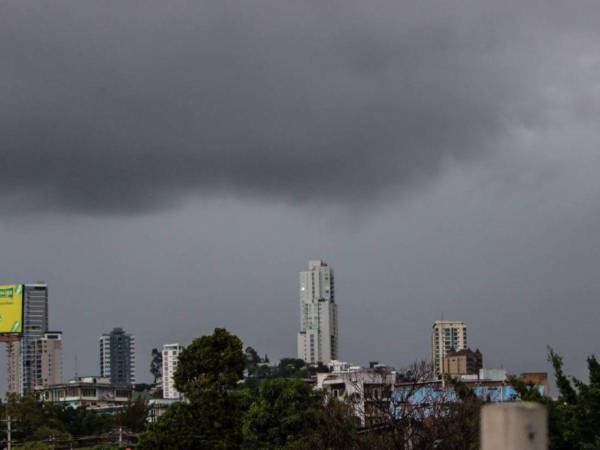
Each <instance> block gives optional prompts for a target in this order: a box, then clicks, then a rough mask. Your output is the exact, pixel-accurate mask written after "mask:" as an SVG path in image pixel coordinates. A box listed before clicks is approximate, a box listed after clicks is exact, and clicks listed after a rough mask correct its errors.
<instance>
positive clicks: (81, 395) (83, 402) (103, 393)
mask: <svg viewBox="0 0 600 450" xmlns="http://www.w3.org/2000/svg"><path fill="white" fill-rule="evenodd" d="M36 393H37V396H38V398H39V399H40V400H41V401H45V402H50V403H60V404H63V405H66V406H71V407H73V408H79V407H87V408H90V409H94V410H97V411H106V412H108V411H111V410H114V409H115V408H116V409H119V408H121V407H124V406H126V405H127V404H128V403H129V402H130V401H131V397H132V389H131V385H129V384H126V385H115V384H112V383H111V382H110V379H109V378H106V377H93V376H92V377H78V378H76V379H74V380H70V381H69V382H67V383H63V384H55V385H52V386H48V387H39V388H37V389H36Z"/></svg>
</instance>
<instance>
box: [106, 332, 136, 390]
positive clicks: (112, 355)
mask: <svg viewBox="0 0 600 450" xmlns="http://www.w3.org/2000/svg"><path fill="white" fill-rule="evenodd" d="M99 344H100V376H101V377H105V378H108V379H110V382H111V383H112V384H116V385H128V384H133V383H135V337H134V336H132V335H131V334H128V333H126V332H125V331H124V330H123V329H122V328H114V329H113V330H112V331H111V332H110V333H107V334H103V335H102V336H101V337H100V339H99Z"/></svg>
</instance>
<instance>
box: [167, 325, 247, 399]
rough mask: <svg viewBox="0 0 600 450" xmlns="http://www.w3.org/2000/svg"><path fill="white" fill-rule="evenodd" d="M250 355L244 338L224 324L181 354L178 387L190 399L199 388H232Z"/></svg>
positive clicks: (176, 380) (176, 374)
mask: <svg viewBox="0 0 600 450" xmlns="http://www.w3.org/2000/svg"><path fill="white" fill-rule="evenodd" d="M245 367H246V358H245V357H244V353H243V352H242V341H240V340H239V338H238V337H237V336H234V335H232V334H230V333H229V332H228V331H227V330H225V329H223V328H216V329H215V331H214V333H213V334H212V335H210V336H202V337H201V338H199V339H196V340H194V342H192V344H191V345H189V346H188V347H186V348H185V349H184V350H183V351H182V352H181V354H180V355H179V359H178V364H177V370H176V372H175V376H174V379H175V387H176V388H177V390H178V391H179V392H182V393H184V394H185V395H186V396H187V397H188V398H189V399H190V400H191V399H192V398H193V397H194V395H196V393H197V392H198V391H201V390H203V389H207V388H214V389H217V390H221V391H224V390H226V389H231V388H232V387H235V385H236V384H237V383H238V382H239V381H240V380H241V379H242V377H243V374H244V368H245Z"/></svg>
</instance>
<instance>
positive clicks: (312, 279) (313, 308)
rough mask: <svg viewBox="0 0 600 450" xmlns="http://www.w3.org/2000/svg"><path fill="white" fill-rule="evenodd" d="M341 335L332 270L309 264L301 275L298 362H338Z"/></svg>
mask: <svg viewBox="0 0 600 450" xmlns="http://www.w3.org/2000/svg"><path fill="white" fill-rule="evenodd" d="M338 335H339V331H338V311H337V304H336V303H335V282H334V276H333V269H332V268H331V267H329V266H328V265H327V263H326V262H325V261H321V260H314V261H309V262H308V270H307V271H305V272H300V332H299V333H298V358H300V359H303V360H304V361H306V362H307V363H308V364H317V363H323V364H328V363H329V361H331V360H335V359H338V351H339V343H338Z"/></svg>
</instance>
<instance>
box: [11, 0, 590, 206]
mask: <svg viewBox="0 0 600 450" xmlns="http://www.w3.org/2000/svg"><path fill="white" fill-rule="evenodd" d="M485 3H486V2H470V1H463V2H452V3H448V2H433V1H432V2H418V3H417V4H415V3H414V2H402V3H401V2H393V1H380V2H359V1H347V0H345V1H327V2H313V1H307V2H281V1H274V0H263V1H258V0H256V1H245V2H235V1H223V0H220V1H204V2H193V1H185V0H174V1H170V2H162V1H155V0H150V1H144V2H139V1H133V0H131V1H126V2H122V1H119V2H115V1H105V2H94V3H87V2H76V1H70V0H58V1H55V2H52V3H39V2H30V1H19V2H8V3H7V2H5V3H3V5H2V6H0V54H1V55H2V61H1V62H2V63H1V65H0V136H1V139H2V142H1V147H2V150H1V153H0V161H1V163H2V166H3V167H4V170H3V174H2V177H0V192H1V194H0V200H3V201H4V202H6V203H7V204H12V203H11V202H19V204H23V201H26V202H28V203H29V204H31V205H33V207H35V208H43V209H48V210H57V209H58V210H71V211H80V212H92V213H95V212H116V213H126V212H136V211H144V210H152V209H155V208H162V207H165V206H169V205H172V204H174V203H177V202H179V201H180V200H181V199H183V198H185V196H186V195H189V194H194V193H196V192H208V193H210V192H214V191H215V190H219V191H221V190H227V191H231V192H233V193H236V194H237V193H243V194H245V195H247V194H250V195H256V196H259V197H269V198H276V199H282V200H284V201H289V202H312V201H325V202H327V201H336V202H342V203H349V202H350V203H356V202H359V203H360V202H361V201H364V200H370V199H373V198H375V197H378V196H380V195H382V194H383V193H385V192H387V191H389V190H390V189H391V190H396V189H400V188H404V187H407V186H411V185H412V184H414V183H415V182H416V181H418V180H427V179H430V178H431V177H433V176H434V175H435V174H436V173H438V172H439V171H440V170H441V168H442V167H443V165H444V163H445V162H446V161H449V160H450V161H452V160H458V161H462V160H469V159H472V158H478V157H481V156H484V155H486V154H487V153H488V152H491V151H497V150H498V148H499V144H500V143H505V142H506V136H507V135H510V134H511V130H512V128H513V127H526V128H529V129H533V130H537V129H538V127H541V128H543V127H545V126H547V121H548V120H550V119H552V117H554V116H552V112H553V111H554V110H552V107H553V106H555V101H556V99H557V98H559V99H562V101H565V99H566V101H567V104H566V105H564V104H563V107H565V108H568V109H569V110H578V109H580V108H583V110H585V111H588V112H589V110H590V108H592V109H593V105H590V102H589V100H588V101H587V102H585V101H583V100H582V99H580V100H581V102H577V103H576V104H570V103H569V101H570V99H572V98H573V96H574V95H575V97H576V99H577V98H578V97H577V95H576V94H577V93H578V92H579V93H580V92H581V91H582V87H583V86H586V83H592V81H591V80H589V79H588V78H586V77H585V76H583V78H578V79H573V78H569V77H568V76H567V75H568V71H566V70H565V67H568V66H569V65H570V64H573V65H575V64H579V63H581V61H582V58H583V59H585V56H586V55H589V54H590V52H593V49H594V48H596V47H597V45H598V36H597V34H596V32H595V26H596V25H597V23H598V21H599V20H600V17H599V12H600V8H599V7H598V6H597V5H596V4H595V3H594V2H589V3H586V4H584V3H581V4H578V7H577V8H574V7H571V6H569V8H568V9H564V8H565V7H563V6H562V5H561V4H560V3H558V2H539V3H538V2H532V3H529V4H528V5H523V4H522V3H521V2H517V3H514V4H512V5H511V4H509V3H504V2H503V6H502V7H500V6H498V5H494V3H497V2H491V3H490V4H487V5H486V4H485ZM591 85H592V84H590V86H591ZM557 89H558V92H557ZM583 90H585V89H583ZM560 117H561V119H560V120H563V119H562V116H560ZM569 117H571V116H569ZM563 126H564V124H563ZM512 144H513V145H520V142H517V141H513V142H512Z"/></svg>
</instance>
